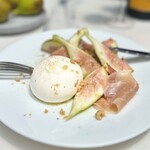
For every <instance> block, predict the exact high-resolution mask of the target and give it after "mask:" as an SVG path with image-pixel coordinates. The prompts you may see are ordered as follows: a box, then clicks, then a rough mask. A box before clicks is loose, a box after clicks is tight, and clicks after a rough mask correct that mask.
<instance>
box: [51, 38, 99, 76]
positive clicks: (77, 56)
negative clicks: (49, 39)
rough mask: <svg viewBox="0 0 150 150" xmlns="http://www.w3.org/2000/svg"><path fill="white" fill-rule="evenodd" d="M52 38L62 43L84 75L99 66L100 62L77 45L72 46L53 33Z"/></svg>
mask: <svg viewBox="0 0 150 150" xmlns="http://www.w3.org/2000/svg"><path fill="white" fill-rule="evenodd" d="M53 40H55V41H57V42H60V43H61V44H63V46H64V47H65V48H66V49H67V52H68V54H69V57H70V59H71V60H72V61H74V62H76V63H78V64H79V65H80V67H81V69H82V71H83V76H84V77H85V76H87V75H88V74H90V73H91V72H93V71H94V70H95V69H97V68H99V67H100V64H99V63H98V62H97V61H96V60H95V59H94V58H93V57H91V56H90V55H89V54H87V53H86V52H84V51H83V50H81V49H79V48H78V47H75V46H73V45H72V44H70V43H69V42H68V41H66V40H65V39H63V38H62V37H60V36H58V35H54V36H53Z"/></svg>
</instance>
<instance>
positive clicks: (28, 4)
mask: <svg viewBox="0 0 150 150" xmlns="http://www.w3.org/2000/svg"><path fill="white" fill-rule="evenodd" d="M42 8H43V0H20V1H19V4H18V6H17V8H16V9H14V11H13V12H14V14H15V15H36V14H39V13H40V12H41V11H42Z"/></svg>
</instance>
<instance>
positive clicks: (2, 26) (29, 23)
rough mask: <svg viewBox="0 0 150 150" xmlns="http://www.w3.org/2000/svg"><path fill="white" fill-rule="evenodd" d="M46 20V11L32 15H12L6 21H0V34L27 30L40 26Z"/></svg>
mask: <svg viewBox="0 0 150 150" xmlns="http://www.w3.org/2000/svg"><path fill="white" fill-rule="evenodd" d="M45 21H46V13H45V11H42V13H40V14H38V15H33V16H12V15H10V16H9V18H8V20H7V21H6V22H3V23H0V35H10V34H18V33H23V32H27V31H30V30H33V29H36V28H37V27H40V26H41V25H42V24H44V23H45Z"/></svg>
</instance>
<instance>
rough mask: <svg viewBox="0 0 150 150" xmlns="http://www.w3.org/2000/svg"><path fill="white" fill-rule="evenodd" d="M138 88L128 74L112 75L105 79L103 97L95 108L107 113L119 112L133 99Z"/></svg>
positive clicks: (116, 73)
mask: <svg viewBox="0 0 150 150" xmlns="http://www.w3.org/2000/svg"><path fill="white" fill-rule="evenodd" d="M138 88H139V86H138V83H137V82H136V80H135V79H134V78H133V76H132V75H131V74H130V73H127V72H115V73H112V74H111V75H109V77H108V79H107V83H106V86H105V88H104V96H103V97H102V98H100V99H99V100H98V101H97V102H96V103H95V106H96V107H97V108H99V109H104V110H105V111H108V112H119V111H120V110H121V109H122V108H123V107H124V106H125V105H126V104H127V103H128V102H129V101H130V100H131V99H132V98H133V97H134V95H135V94H136V92H137V91H138Z"/></svg>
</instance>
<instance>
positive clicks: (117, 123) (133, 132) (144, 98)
mask: <svg viewBox="0 0 150 150" xmlns="http://www.w3.org/2000/svg"><path fill="white" fill-rule="evenodd" d="M75 31H76V30H75V29H68V30H56V31H51V32H45V33H41V34H38V35H33V36H30V37H28V38H26V39H24V40H21V41H18V42H17V43H14V44H13V45H11V46H9V47H8V48H6V49H5V50H2V51H1V52H0V60H7V61H13V62H19V63H23V64H27V65H31V66H35V65H36V64H37V63H38V62H39V61H40V60H41V59H43V54H45V53H44V52H41V51H40V48H41V44H42V42H43V41H45V40H47V39H49V38H51V36H52V35H53V34H58V35H60V36H63V37H64V38H69V37H71V36H72V34H73V33H75ZM90 32H91V34H92V35H93V36H94V37H95V38H97V39H99V40H104V39H107V38H110V37H112V38H114V39H116V40H117V41H118V43H119V46H121V47H126V48H133V49H142V47H141V46H139V45H138V44H136V43H134V42H132V41H130V40H128V39H125V38H122V37H120V36H117V35H114V34H111V33H105V32H98V31H93V30H90ZM45 56H46V54H45ZM122 56H123V57H124V58H126V59H127V60H128V61H129V62H130V64H131V66H132V67H133V68H134V70H135V71H134V77H135V79H136V80H137V81H138V83H139V86H140V88H139V91H138V93H137V94H136V96H135V97H134V98H133V99H132V100H131V101H130V102H129V103H128V105H127V106H126V107H125V108H124V109H123V110H122V111H121V112H120V113H119V114H117V115H113V114H111V115H107V116H106V117H105V118H104V119H103V120H102V121H97V120H96V119H95V117H94V114H95V110H94V108H90V109H88V110H86V111H84V112H83V113H81V114H79V115H77V116H76V117H74V118H73V119H71V120H70V121H64V120H63V117H62V116H61V115H60V114H59V111H60V109H61V108H63V110H65V112H66V113H67V112H69V110H70V106H71V101H70V102H69V103H66V104H62V105H48V104H45V103H42V102H40V101H38V100H36V99H35V98H34V97H33V96H32V93H31V91H30V89H29V86H28V85H29V84H28V83H29V80H25V81H20V82H16V81H14V80H0V120H1V121H2V122H3V123H4V124H5V125H6V126H8V127H9V128H11V129H12V130H14V131H16V132H17V133H19V134H21V135H23V136H25V137H28V138H30V139H32V140H35V141H38V142H42V143H46V144H50V145H56V146H61V147H74V148H75V147H76V148H89V147H103V146H108V145H112V144H116V143H120V142H123V141H126V140H129V139H131V138H133V137H135V136H137V135H139V134H141V133H143V132H144V131H146V130H148V129H149V128H150V117H149V114H150V109H149V108H150V95H149V92H148V91H149V90H148V89H149V83H150V71H148V70H149V68H150V61H147V60H145V59H139V58H137V57H135V56H131V55H124V54H122ZM24 82H25V83H24ZM45 109H48V113H47V114H46V113H44V110H45Z"/></svg>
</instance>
